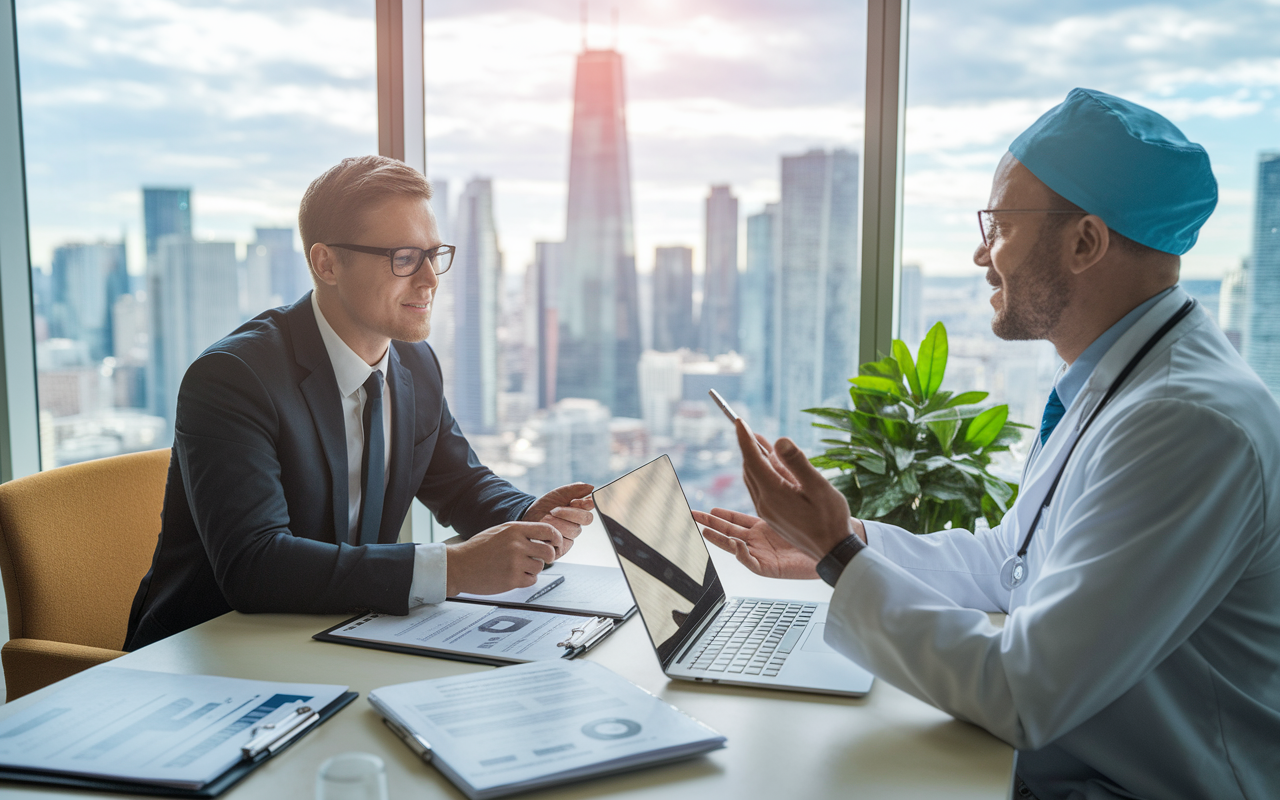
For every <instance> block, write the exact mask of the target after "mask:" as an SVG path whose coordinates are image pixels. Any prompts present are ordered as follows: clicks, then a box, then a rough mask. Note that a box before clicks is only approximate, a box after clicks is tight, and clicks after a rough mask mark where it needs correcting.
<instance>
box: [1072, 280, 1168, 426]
mask: <svg viewBox="0 0 1280 800" xmlns="http://www.w3.org/2000/svg"><path fill="white" fill-rule="evenodd" d="M1173 290H1174V287H1173V286H1170V287H1169V288H1168V289H1165V290H1164V291H1163V292H1160V293H1159V294H1157V295H1156V296H1155V297H1152V298H1151V299H1149V300H1146V301H1144V302H1143V303H1142V304H1141V305H1139V306H1138V307H1137V308H1135V309H1133V310H1132V311H1130V312H1129V313H1128V314H1125V315H1124V316H1123V317H1121V318H1120V321H1119V322H1117V323H1116V324H1114V325H1112V326H1111V327H1110V328H1107V330H1106V332H1105V333H1103V334H1102V335H1101V336H1099V337H1098V338H1097V339H1094V340H1093V343H1092V344H1090V345H1089V346H1088V347H1086V348H1085V349H1084V352H1083V353H1081V354H1080V357H1079V358H1077V359H1076V360H1075V362H1074V363H1072V365H1071V366H1070V367H1068V368H1067V369H1066V371H1064V372H1063V373H1062V375H1061V377H1059V378H1058V381H1057V383H1056V384H1054V388H1055V389H1057V390H1058V399H1059V400H1061V401H1062V406H1063V408H1071V404H1072V403H1073V402H1074V401H1075V399H1076V396H1077V395H1079V394H1080V390H1081V389H1083V388H1084V384H1085V381H1087V380H1089V376H1090V375H1092V374H1093V371H1094V369H1096V368H1097V366H1098V362H1100V361H1102V357H1103V356H1105V355H1106V354H1107V351H1108V350H1110V349H1111V346H1112V345H1113V344H1115V343H1116V341H1117V340H1118V339H1119V338H1120V337H1121V336H1123V335H1124V334H1125V331H1127V330H1129V329H1130V328H1132V327H1133V325H1134V323H1136V322H1137V321H1138V320H1139V319H1141V318H1142V315H1143V314H1146V313H1147V312H1148V311H1150V310H1151V308H1152V306H1154V305H1155V304H1156V303H1158V302H1160V301H1161V300H1163V299H1164V298H1165V296H1166V295H1168V294H1169V293H1170V292H1172V291H1173Z"/></svg>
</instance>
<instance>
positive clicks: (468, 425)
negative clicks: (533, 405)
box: [448, 178, 502, 433]
mask: <svg viewBox="0 0 1280 800" xmlns="http://www.w3.org/2000/svg"><path fill="white" fill-rule="evenodd" d="M456 224H457V228H456V233H457V247H458V255H457V258H456V260H455V263H454V266H453V268H452V269H451V270H450V271H449V273H448V274H449V275H450V276H451V277H452V278H453V281H452V282H453V289H454V303H453V337H454V339H453V348H454V349H453V352H454V359H453V369H454V384H453V395H452V397H451V398H450V408H451V409H452V410H453V415H454V417H455V418H457V420H458V424H459V425H461V426H462V430H463V432H464V433H492V432H493V431H495V430H496V429H497V425H498V292H499V287H500V285H501V279H502V253H501V252H500V251H499V250H498V231H497V228H496V226H495V224H494V219H493V182H492V181H490V180H489V179H488V178H474V179H472V180H470V181H468V182H467V186H466V188H465V189H464V190H463V192H462V196H461V198H459V200H458V215H457V223H456Z"/></svg>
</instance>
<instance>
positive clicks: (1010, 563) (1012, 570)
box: [1000, 298, 1196, 591]
mask: <svg viewBox="0 0 1280 800" xmlns="http://www.w3.org/2000/svg"><path fill="white" fill-rule="evenodd" d="M1195 306H1196V301H1195V298H1192V299H1190V300H1188V301H1187V302H1185V303H1183V304H1182V307H1181V308H1179V309H1178V310H1177V311H1176V312H1174V314H1173V316H1172V317H1169V320H1168V322H1166V323H1165V324H1164V325H1162V326H1161V327H1160V330H1158V331H1156V332H1155V335H1154V336H1152V337H1151V338H1150V339H1148V340H1147V343H1146V344H1144V345H1143V346H1142V349H1140V350H1139V351H1138V352H1137V353H1136V354H1135V355H1134V356H1133V358H1131V359H1129V363H1128V364H1126V365H1125V367H1124V369H1122V370H1120V374H1119V375H1117V376H1116V379H1115V380H1114V381H1112V382H1111V387H1110V388H1109V389H1107V393H1106V394H1105V395H1103V397H1102V402H1101V403H1098V405H1097V407H1096V408H1094V409H1093V412H1092V413H1091V414H1089V418H1088V419H1087V420H1085V423H1084V425H1082V426H1081V427H1080V433H1079V435H1077V436H1076V439H1075V441H1074V442H1072V443H1071V449H1069V450H1067V457H1066V458H1064V459H1063V460H1062V466H1060V467H1059V468H1058V474H1057V475H1056V476H1054V479H1053V483H1052V484H1051V485H1050V486H1049V493H1048V494H1047V495H1045V498H1044V502H1043V503H1042V504H1041V505H1040V508H1039V510H1037V511H1036V516H1035V519H1033V520H1031V527H1030V528H1028V529H1027V536H1026V538H1025V539H1023V540H1022V547H1019V548H1018V554H1017V555H1014V556H1009V557H1008V558H1006V559H1005V562H1004V564H1002V565H1001V566H1000V583H1001V585H1003V586H1004V588H1006V589H1009V590H1010V591H1012V590H1013V589H1016V588H1018V587H1019V586H1021V585H1022V583H1023V582H1024V581H1026V579H1027V562H1026V555H1027V548H1028V547H1030V546H1031V537H1032V536H1035V535H1036V527H1037V526H1038V525H1039V524H1040V517H1041V515H1043V514H1044V510H1045V509H1046V508H1048V507H1049V504H1050V503H1052V502H1053V494H1054V492H1056V491H1057V490H1058V482H1059V481H1061V480H1062V474H1063V473H1064V472H1066V471H1067V464H1068V463H1070V461H1071V454H1072V453H1074V452H1075V450H1076V445H1078V444H1080V440H1081V439H1083V438H1084V434H1085V431H1087V430H1089V426H1090V425H1092V424H1093V421H1094V420H1095V419H1097V418H1098V414H1099V413H1101V412H1102V409H1103V408H1104V407H1105V406H1106V405H1107V403H1108V402H1110V400H1111V398H1112V397H1113V396H1115V393H1116V392H1118V391H1119V390H1120V385H1121V384H1123V383H1124V381H1125V379H1126V378H1128V377H1129V373H1131V372H1133V370H1134V368H1135V367H1137V366H1138V363H1139V362H1140V361H1142V359H1143V358H1145V357H1146V355H1147V353H1150V352H1151V348H1153V347H1155V346H1156V344H1157V343H1158V342H1159V341H1160V340H1161V339H1163V338H1164V337H1165V334H1167V333H1168V332H1169V331H1171V330H1173V326H1175V325H1177V324H1178V323H1179V322H1181V321H1182V320H1183V319H1184V318H1185V317H1186V316H1187V315H1188V314H1190V313H1191V309H1193V308H1195Z"/></svg>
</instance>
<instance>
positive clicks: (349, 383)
mask: <svg viewBox="0 0 1280 800" xmlns="http://www.w3.org/2000/svg"><path fill="white" fill-rule="evenodd" d="M311 310H312V311H314V312H315V314H316V325H317V326H318V327H319V328H320V338H321V339H323V340H324V349H325V350H328V351H329V363H331V364H333V376H334V377H335V378H337V379H338V392H339V393H341V394H342V396H343V397H347V396H349V395H350V394H351V393H352V392H354V391H356V390H357V389H359V388H360V387H361V386H363V385H364V382H365V381H367V380H369V376H370V375H371V374H372V373H373V371H374V370H375V369H380V370H382V377H383V380H386V376H387V362H388V361H389V360H390V358H391V346H390V345H388V346H387V352H385V353H383V354H382V360H381V361H379V362H378V363H377V364H374V365H373V366H369V365H368V364H366V363H365V360H364V359H363V358H361V357H360V356H358V355H356V351H354V350H352V349H351V348H350V347H349V346H348V345H347V343H346V342H344V341H342V337H341V336H339V335H338V332H337V331H335V330H334V329H333V326H332V325H330V324H329V320H327V319H325V318H324V312H322V311H321V310H320V303H319V302H318V301H317V300H316V293H315V292H314V291H313V292H312V293H311Z"/></svg>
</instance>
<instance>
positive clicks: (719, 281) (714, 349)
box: [698, 186, 738, 357]
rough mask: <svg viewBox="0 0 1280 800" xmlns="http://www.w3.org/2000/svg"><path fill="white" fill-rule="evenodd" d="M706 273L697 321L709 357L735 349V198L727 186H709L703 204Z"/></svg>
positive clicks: (736, 210)
mask: <svg viewBox="0 0 1280 800" xmlns="http://www.w3.org/2000/svg"><path fill="white" fill-rule="evenodd" d="M705 219H706V233H707V240H706V241H707V249H706V257H707V260H706V272H705V278H704V282H703V285H702V313H701V315H700V318H699V322H698V324H699V328H700V332H701V342H700V344H701V346H702V350H703V352H705V353H706V354H707V355H709V356H713V357H714V356H718V355H720V354H721V353H729V352H736V351H737V349H738V198H736V197H734V196H733V194H731V193H730V191H729V187H728V186H712V187H711V194H710V195H708V196H707V203H706V217H705Z"/></svg>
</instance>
